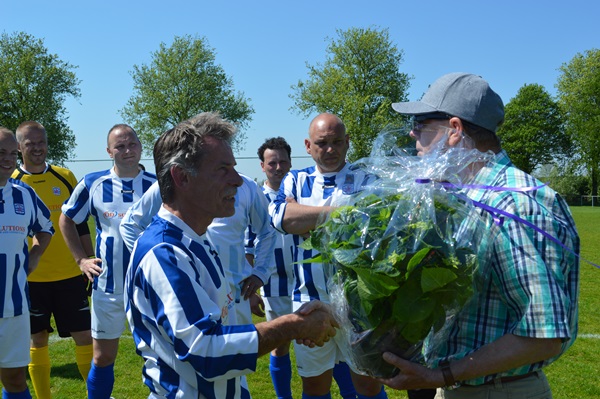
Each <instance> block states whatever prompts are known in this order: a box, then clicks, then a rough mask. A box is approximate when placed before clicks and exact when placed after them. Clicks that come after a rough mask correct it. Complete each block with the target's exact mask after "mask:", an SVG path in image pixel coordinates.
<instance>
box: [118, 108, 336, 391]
mask: <svg viewBox="0 0 600 399" xmlns="http://www.w3.org/2000/svg"><path fill="white" fill-rule="evenodd" d="M234 132H235V128H234V127H233V125H231V124H230V123H228V122H226V121H224V120H223V119H221V118H220V117H219V116H218V115H217V114H214V113H202V114H199V115H197V116H195V117H194V118H192V119H190V120H187V121H184V122H181V123H180V124H179V125H177V126H176V127H175V128H173V129H171V130H169V131H167V132H165V133H163V134H162V135H161V136H160V138H159V139H158V140H157V142H156V144H155V146H154V162H155V167H156V171H157V174H158V184H159V187H160V194H161V198H162V201H163V204H162V206H161V208H160V210H159V211H158V214H157V216H155V217H154V219H153V221H152V223H151V224H150V225H149V226H148V228H147V229H146V230H145V231H144V233H143V234H142V235H141V236H140V238H139V239H138V240H137V242H136V244H135V247H134V251H133V254H132V258H131V262H130V265H129V268H128V271H127V276H126V282H125V302H126V311H127V318H128V321H129V325H130V328H131V331H132V333H133V337H134V340H135V344H136V348H137V350H138V353H140V355H141V356H142V357H143V358H144V359H145V364H144V373H143V375H144V382H145V384H146V385H147V386H148V388H149V389H150V391H151V394H150V397H152V398H166V397H184V396H185V397H215V398H225V397H227V398H247V397H249V396H250V394H249V391H248V386H247V383H246V379H245V375H246V374H249V373H251V372H253V371H254V370H255V369H256V362H257V358H258V356H262V355H265V354H267V353H269V352H270V351H271V350H272V349H274V348H276V347H278V346H280V345H282V344H284V343H285V342H288V341H290V340H298V341H300V342H302V343H304V344H307V345H309V346H315V345H323V344H324V343H325V342H327V341H329V338H330V337H332V336H333V335H334V334H335V327H336V326H337V323H336V322H335V319H334V318H333V316H332V315H331V314H330V313H329V311H328V308H327V307H326V306H325V305H324V304H322V303H320V302H318V301H315V302H312V303H310V304H308V305H307V306H305V307H303V308H302V309H300V310H299V311H297V312H295V313H293V314H289V315H285V316H282V317H280V318H278V319H276V320H273V321H269V322H264V323H259V324H257V325H256V326H255V325H253V324H245V325H235V324H231V320H230V318H229V308H230V305H231V303H232V301H234V300H235V298H234V294H233V292H232V286H231V285H230V284H229V279H230V278H231V277H230V276H229V271H228V269H227V267H225V265H223V264H222V263H221V260H220V257H219V254H218V253H217V251H216V250H215V248H214V246H213V244H212V243H211V241H210V239H209V238H208V237H207V236H206V231H207V228H208V226H209V225H210V224H211V222H212V220H213V218H216V217H226V216H231V215H233V213H234V211H235V195H236V192H237V189H238V187H240V186H241V185H242V179H241V177H240V176H239V175H238V173H237V172H236V170H235V165H236V162H235V158H234V157H233V152H232V150H231V146H230V143H231V139H232V137H233V134H234Z"/></svg>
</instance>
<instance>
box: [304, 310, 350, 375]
mask: <svg viewBox="0 0 600 399" xmlns="http://www.w3.org/2000/svg"><path fill="white" fill-rule="evenodd" d="M300 306H302V303H300V302H293V310H294V311H296V310H298V308H300ZM340 337H341V334H336V335H335V336H334V337H333V339H331V340H329V341H328V342H325V345H323V346H321V347H318V346H315V347H314V348H309V347H308V346H305V345H299V344H297V343H296V341H293V343H294V353H295V354H296V367H297V368H298V374H299V375H300V377H316V376H318V375H321V374H323V373H324V372H326V371H327V370H331V369H333V367H334V366H335V365H336V364H337V363H339V362H343V361H345V358H344V355H343V353H342V350H341V349H340V347H339V346H338V342H337V340H338V339H341V338H340Z"/></svg>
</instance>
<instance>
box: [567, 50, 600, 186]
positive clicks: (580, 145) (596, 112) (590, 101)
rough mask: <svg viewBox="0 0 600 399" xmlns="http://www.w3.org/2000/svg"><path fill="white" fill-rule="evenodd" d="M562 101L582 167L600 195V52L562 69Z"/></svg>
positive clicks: (579, 57) (589, 53)
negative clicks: (599, 185) (599, 179)
mask: <svg viewBox="0 0 600 399" xmlns="http://www.w3.org/2000/svg"><path fill="white" fill-rule="evenodd" d="M560 71H561V75H560V76H559V78H558V83H557V85H556V87H557V89H558V101H559V104H560V106H561V109H562V110H563V112H564V113H565V115H566V122H567V123H566V129H567V132H568V133H569V135H570V136H571V138H572V139H573V141H574V142H575V143H576V147H577V153H578V155H579V158H580V160H581V163H582V165H584V166H585V168H586V169H587V171H588V173H589V175H590V178H591V181H592V195H598V178H599V177H600V176H599V175H600V50H598V49H592V50H588V51H586V52H585V53H584V54H580V53H579V54H577V55H575V57H573V59H572V60H571V61H570V62H568V63H565V64H563V65H562V66H561V67H560Z"/></svg>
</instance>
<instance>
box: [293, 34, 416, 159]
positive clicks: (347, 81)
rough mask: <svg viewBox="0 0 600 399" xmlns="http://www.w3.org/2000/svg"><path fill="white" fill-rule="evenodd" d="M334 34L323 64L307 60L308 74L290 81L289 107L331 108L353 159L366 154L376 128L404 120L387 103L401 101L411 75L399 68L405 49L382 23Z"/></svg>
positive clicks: (304, 109)
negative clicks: (344, 130) (340, 122)
mask: <svg viewBox="0 0 600 399" xmlns="http://www.w3.org/2000/svg"><path fill="white" fill-rule="evenodd" d="M337 34H338V38H337V39H332V40H330V43H329V45H328V47H327V50H326V52H327V55H326V60H325V62H324V64H322V65H321V64H317V65H315V66H311V65H309V64H308V63H307V65H306V66H307V68H308V79H307V80H306V81H298V83H297V84H296V85H293V86H292V90H293V91H294V93H292V94H291V95H290V98H291V99H293V100H294V106H293V107H292V109H295V110H297V111H298V112H299V113H302V114H304V115H305V116H307V117H308V116H309V115H310V114H311V113H315V112H319V113H320V112H331V113H333V114H336V115H338V116H339V117H340V118H342V120H343V121H344V123H345V124H346V128H347V131H348V133H349V134H350V136H351V143H352V144H351V148H350V152H349V154H348V158H349V159H350V160H356V159H358V158H361V157H364V156H368V155H369V154H370V150H371V145H372V143H373V140H374V138H375V137H376V136H377V135H378V134H379V133H380V132H382V131H384V130H391V129H394V128H398V127H399V126H400V125H401V124H403V122H404V118H403V117H402V116H401V115H399V114H398V113H396V112H395V111H393V110H392V107H391V104H392V103H393V102H397V101H406V91H407V89H408V87H409V81H410V79H411V78H410V77H409V76H408V75H407V74H405V73H403V72H400V65H401V64H402V61H403V54H404V52H403V51H401V50H398V48H397V47H396V46H395V45H394V44H393V43H392V42H391V41H390V37H389V32H388V30H387V29H383V30H378V29H375V28H369V29H361V28H350V29H348V30H346V31H342V30H337ZM327 40H329V39H327ZM405 138H406V139H408V136H405ZM407 141H408V140H407Z"/></svg>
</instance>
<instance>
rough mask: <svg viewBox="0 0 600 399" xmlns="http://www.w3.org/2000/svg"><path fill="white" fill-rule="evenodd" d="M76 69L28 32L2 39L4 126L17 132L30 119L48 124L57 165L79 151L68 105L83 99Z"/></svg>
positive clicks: (0, 92) (0, 72)
mask: <svg viewBox="0 0 600 399" xmlns="http://www.w3.org/2000/svg"><path fill="white" fill-rule="evenodd" d="M76 68H77V67H76V66H73V65H71V64H69V63H67V62H64V61H62V60H60V59H59V58H58V55H56V54H50V53H49V52H48V49H47V48H46V47H45V46H44V41H43V40H42V39H36V38H34V37H33V36H31V35H29V34H27V33H24V32H17V33H13V34H10V35H9V34H7V33H3V34H2V36H0V99H1V100H0V125H2V126H5V127H7V128H9V129H11V130H13V131H14V130H15V129H16V128H17V126H19V124H20V123H21V122H24V121H27V120H35V121H37V122H39V123H41V124H42V125H44V127H45V128H46V132H47V134H48V158H49V160H50V161H51V162H53V163H57V164H63V162H64V161H66V160H68V159H69V158H71V156H72V154H73V149H74V148H75V136H74V134H73V132H72V131H71V129H70V128H69V126H68V125H67V120H68V117H67V112H66V109H65V106H64V103H65V101H66V100H67V98H69V97H73V98H79V97H80V96H81V93H80V90H79V83H80V80H79V79H77V77H76V75H75V72H73V70H74V69H76Z"/></svg>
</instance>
